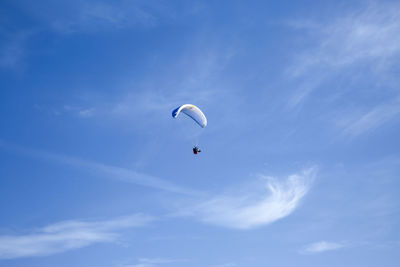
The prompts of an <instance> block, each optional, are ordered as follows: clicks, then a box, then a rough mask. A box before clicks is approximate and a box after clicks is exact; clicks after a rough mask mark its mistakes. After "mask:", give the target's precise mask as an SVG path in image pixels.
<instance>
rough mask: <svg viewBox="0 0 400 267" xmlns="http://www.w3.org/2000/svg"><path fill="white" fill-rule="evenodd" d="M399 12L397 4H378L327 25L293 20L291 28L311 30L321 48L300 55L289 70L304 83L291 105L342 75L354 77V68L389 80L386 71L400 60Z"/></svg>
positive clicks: (317, 46) (380, 78) (292, 75)
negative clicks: (326, 82) (352, 69)
mask: <svg viewBox="0 0 400 267" xmlns="http://www.w3.org/2000/svg"><path fill="white" fill-rule="evenodd" d="M399 13H400V5H399V4H397V3H394V4H381V3H376V4H370V5H369V6H368V7H367V8H364V9H362V10H357V11H353V12H346V14H345V15H343V16H341V17H339V18H336V19H334V20H331V21H330V22H327V23H323V24H317V23H313V22H310V21H309V20H307V21H298V22H297V23H295V22H293V21H291V22H290V25H291V26H292V27H294V28H296V29H301V30H304V29H309V30H310V32H311V36H313V37H314V38H315V41H314V43H316V44H317V45H315V46H314V47H312V48H311V49H308V50H305V51H303V53H301V52H300V53H298V54H299V56H298V57H297V59H296V60H295V62H294V64H293V65H292V66H291V67H290V69H289V71H288V74H289V75H290V76H291V77H292V79H293V80H294V81H296V84H300V88H299V89H298V90H296V91H295V93H294V95H293V97H292V98H290V99H289V106H290V107H295V106H297V105H299V104H300V103H301V102H302V101H304V100H305V99H307V96H308V95H310V94H311V93H312V92H313V91H314V90H315V89H316V88H318V87H320V86H322V85H323V83H324V82H325V81H327V80H329V79H331V78H333V77H335V76H336V75H338V74H341V75H344V76H346V75H347V76H349V77H350V76H352V75H354V71H351V70H349V68H352V67H355V68H356V69H357V68H358V69H360V68H362V69H363V70H368V72H370V73H369V74H368V75H371V74H372V75H374V77H375V79H377V80H381V81H385V80H387V74H386V71H387V70H388V69H389V68H391V67H393V66H395V65H397V64H398V63H399V61H400V16H398V14H399ZM356 72H357V71H356Z"/></svg>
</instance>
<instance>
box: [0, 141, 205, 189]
mask: <svg viewBox="0 0 400 267" xmlns="http://www.w3.org/2000/svg"><path fill="white" fill-rule="evenodd" d="M0 148H3V149H7V150H9V151H11V152H14V153H17V154H21V155H24V156H29V157H32V158H37V159H41V160H47V161H49V162H56V163H58V164H64V165H68V166H71V167H74V168H79V169H82V170H84V171H88V172H92V173H95V174H98V175H100V176H103V177H107V178H110V179H115V180H119V181H123V182H127V183H132V184H137V185H141V186H146V187H150V188H156V189H160V190H164V191H169V192H174V193H180V194H187V195H199V194H201V193H200V192H197V191H195V190H191V189H188V188H184V187H181V186H178V185H175V184H173V183H171V182H169V181H167V180H164V179H161V178H158V177H155V176H152V175H149V174H145V173H139V172H136V171H134V170H130V169H126V168H121V167H116V166H112V165H107V164H102V163H98V162H94V161H90V160H84V159H81V158H76V157H70V156H66V155H61V154H56V153H51V152H47V151H43V150H36V149H30V148H23V147H20V146H17V145H13V144H9V143H7V142H4V141H2V140H0Z"/></svg>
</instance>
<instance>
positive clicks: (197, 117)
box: [172, 104, 207, 155]
mask: <svg viewBox="0 0 400 267" xmlns="http://www.w3.org/2000/svg"><path fill="white" fill-rule="evenodd" d="M180 113H184V114H185V115H187V116H189V117H190V118H192V119H193V120H194V121H195V122H196V123H197V124H198V125H199V126H200V127H201V128H205V127H206V126H207V118H206V116H205V115H204V113H203V112H202V111H201V110H200V109H199V108H198V107H196V106H195V105H192V104H184V105H182V106H179V107H177V108H176V109H174V110H173V111H172V117H173V118H177V117H178V116H179V114H180ZM199 152H201V150H200V149H199V147H198V146H197V145H196V146H194V147H193V154H195V155H197V154H198V153H199Z"/></svg>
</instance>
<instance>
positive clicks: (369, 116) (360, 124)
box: [337, 101, 400, 136]
mask: <svg viewBox="0 0 400 267" xmlns="http://www.w3.org/2000/svg"><path fill="white" fill-rule="evenodd" d="M398 114H400V101H397V102H392V103H385V104H381V105H378V106H376V107H374V108H373V109H372V110H369V111H367V112H365V113H362V114H360V115H358V116H352V117H349V116H348V115H347V116H344V117H343V118H341V119H339V120H337V125H338V126H339V127H342V128H343V133H344V134H347V135H351V136H357V135H360V134H363V133H366V132H368V131H371V130H373V129H375V128H378V127H379V126H381V125H383V124H385V123H387V122H388V121H390V120H392V119H394V118H396V117H397V116H398Z"/></svg>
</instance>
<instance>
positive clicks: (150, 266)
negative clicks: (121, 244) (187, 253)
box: [123, 258, 188, 267]
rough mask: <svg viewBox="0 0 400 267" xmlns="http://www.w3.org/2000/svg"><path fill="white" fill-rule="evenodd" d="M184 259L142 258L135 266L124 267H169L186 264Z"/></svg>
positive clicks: (125, 266) (126, 266)
mask: <svg viewBox="0 0 400 267" xmlns="http://www.w3.org/2000/svg"><path fill="white" fill-rule="evenodd" d="M186 261H188V260H184V259H167V258H154V259H150V258H142V259H139V260H138V262H137V263H135V264H129V265H123V267H158V266H162V265H168V264H170V263H176V262H186Z"/></svg>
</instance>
